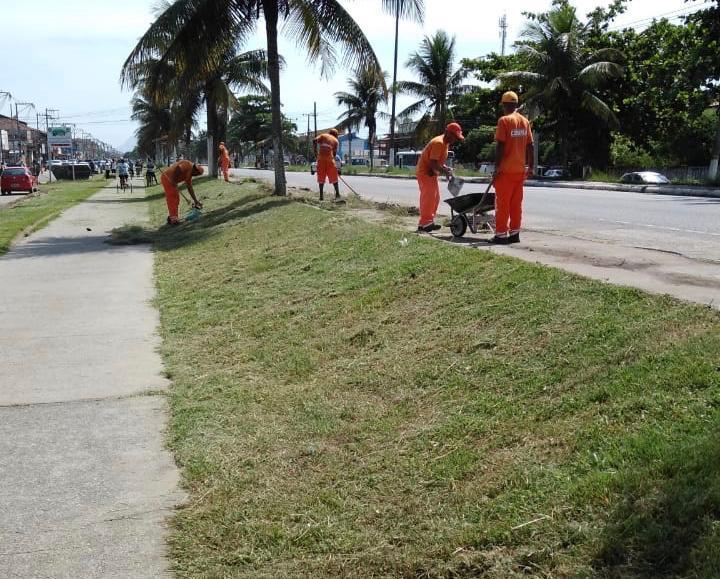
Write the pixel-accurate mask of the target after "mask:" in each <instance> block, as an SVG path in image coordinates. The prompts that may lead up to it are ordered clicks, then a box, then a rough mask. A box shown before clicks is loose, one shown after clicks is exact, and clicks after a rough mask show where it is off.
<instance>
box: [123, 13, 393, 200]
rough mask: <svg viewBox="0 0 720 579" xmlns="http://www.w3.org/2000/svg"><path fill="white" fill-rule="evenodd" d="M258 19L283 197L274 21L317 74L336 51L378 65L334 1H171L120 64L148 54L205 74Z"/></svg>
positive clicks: (278, 189)
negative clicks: (261, 27) (315, 67)
mask: <svg viewBox="0 0 720 579" xmlns="http://www.w3.org/2000/svg"><path fill="white" fill-rule="evenodd" d="M261 16H262V17H264V21H265V33H266V38H267V58H268V76H269V78H270V91H271V107H272V129H273V150H274V152H275V194H276V195H285V194H286V187H285V166H284V158H283V144H282V130H283V127H282V114H281V104H280V55H279V53H278V43H277V40H278V23H279V22H280V20H283V21H284V23H285V25H284V28H283V29H284V30H285V31H286V32H287V33H288V34H289V35H290V36H291V37H292V38H294V39H295V40H296V41H297V43H298V44H299V45H300V46H301V47H303V48H305V50H307V52H308V55H309V57H310V60H311V61H316V60H320V62H321V74H322V75H324V76H326V75H328V74H329V73H330V72H331V71H332V70H333V69H334V67H335V65H336V64H337V60H338V51H340V55H341V57H342V58H341V60H342V63H343V64H346V65H357V66H359V67H365V66H374V67H376V68H378V69H379V68H380V66H379V63H378V60H377V57H376V56H375V52H374V51H373V49H372V47H371V46H370V43H369V42H368V40H367V38H366V37H365V35H364V34H363V32H362V30H361V29H360V27H359V26H358V25H357V23H356V22H355V21H354V20H353V19H352V17H351V16H350V15H349V14H348V13H347V11H346V10H345V9H344V8H343V7H342V6H341V5H340V2H339V0H176V1H175V2H174V3H173V4H171V5H169V6H168V7H167V8H166V10H165V11H164V12H163V13H162V14H161V15H160V16H159V17H158V19H157V20H156V21H155V22H154V23H153V24H152V25H151V26H150V28H149V29H148V31H147V32H146V33H145V35H144V36H143V37H142V38H141V39H140V42H139V43H138V45H137V46H136V47H135V49H134V50H133V52H132V53H131V54H130V57H129V58H128V60H127V62H126V64H125V66H126V67H127V66H128V64H130V63H133V62H136V61H137V60H142V59H143V58H144V57H145V56H148V55H154V53H155V52H156V51H157V50H158V47H160V50H161V51H162V54H163V58H167V59H168V60H169V61H173V62H178V63H180V66H179V69H178V74H179V75H198V74H200V75H205V76H206V78H207V74H206V73H207V71H208V70H212V68H213V67H214V65H215V63H216V62H217V57H218V54H224V53H225V50H226V47H227V43H228V42H229V39H232V42H233V43H238V44H239V43H241V42H242V41H243V40H245V39H247V38H248V36H249V34H250V33H251V32H252V31H253V30H254V29H255V27H256V26H257V22H258V20H259V19H260V17H261Z"/></svg>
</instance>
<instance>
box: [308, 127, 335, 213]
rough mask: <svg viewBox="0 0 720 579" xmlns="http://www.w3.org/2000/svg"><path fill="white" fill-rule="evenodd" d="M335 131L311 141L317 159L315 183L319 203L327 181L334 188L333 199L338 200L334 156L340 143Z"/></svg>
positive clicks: (332, 130) (331, 130)
mask: <svg viewBox="0 0 720 579" xmlns="http://www.w3.org/2000/svg"><path fill="white" fill-rule="evenodd" d="M337 137H338V131H337V129H330V130H329V131H328V132H327V133H322V134H321V135H318V136H317V137H315V139H313V150H314V151H315V158H316V159H317V169H316V170H317V182H318V187H319V188H320V201H322V200H323V187H324V186H325V179H327V180H328V181H329V182H330V183H332V186H333V187H334V188H335V199H339V198H340V188H339V185H338V171H337V167H336V166H335V155H337V150H338V147H339V146H340V142H339V141H338V138H337Z"/></svg>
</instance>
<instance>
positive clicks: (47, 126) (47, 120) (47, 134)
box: [45, 108, 60, 183]
mask: <svg viewBox="0 0 720 579" xmlns="http://www.w3.org/2000/svg"><path fill="white" fill-rule="evenodd" d="M59 112H60V111H59V110H58V109H48V108H46V109H45V138H46V139H47V158H48V165H47V170H48V173H49V182H50V183H52V180H53V172H52V164H51V163H50V161H52V158H53V154H52V147H51V146H50V119H51V118H52V115H51V114H50V113H59Z"/></svg>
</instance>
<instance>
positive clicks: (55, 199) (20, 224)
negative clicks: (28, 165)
mask: <svg viewBox="0 0 720 579" xmlns="http://www.w3.org/2000/svg"><path fill="white" fill-rule="evenodd" d="M104 186H105V180H104V179H101V178H99V177H96V178H95V179H91V180H87V181H53V182H52V183H47V184H44V185H40V191H39V194H38V195H32V196H28V197H25V198H20V199H19V200H18V202H16V203H13V204H12V205H11V206H9V207H2V206H0V255H2V254H4V253H6V252H7V250H8V249H9V248H10V245H11V243H12V241H13V240H14V239H15V238H16V237H18V236H20V235H23V234H25V235H29V234H30V233H32V232H33V231H37V230H38V229H41V228H42V227H44V226H45V225H47V224H48V223H49V222H50V221H52V220H53V219H55V218H56V217H57V216H58V215H60V213H62V212H63V211H64V210H65V209H68V208H69V207H72V206H73V205H75V204H76V203H79V202H81V201H84V200H85V199H87V198H88V197H90V196H91V195H92V194H93V193H96V192H97V191H99V190H100V189H102V188H103V187H104Z"/></svg>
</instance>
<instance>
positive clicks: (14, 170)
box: [0, 167, 37, 195]
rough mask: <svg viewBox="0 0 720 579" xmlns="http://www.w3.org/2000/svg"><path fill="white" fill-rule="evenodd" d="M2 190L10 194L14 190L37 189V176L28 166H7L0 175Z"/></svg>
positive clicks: (30, 190) (28, 190) (0, 187)
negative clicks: (0, 175)
mask: <svg viewBox="0 0 720 579" xmlns="http://www.w3.org/2000/svg"><path fill="white" fill-rule="evenodd" d="M0 191H1V192H2V194H3V195H10V193H11V192H13V191H27V192H28V193H33V192H34V191H37V177H35V175H33V174H32V173H31V172H30V169H28V168H27V167H5V170H4V171H3V173H2V177H0Z"/></svg>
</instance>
